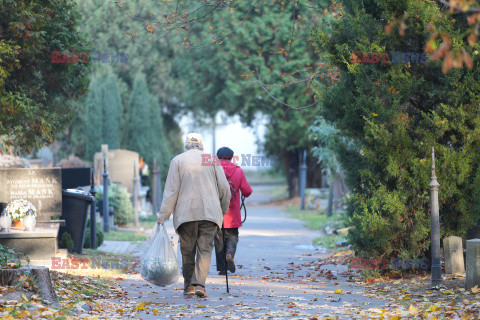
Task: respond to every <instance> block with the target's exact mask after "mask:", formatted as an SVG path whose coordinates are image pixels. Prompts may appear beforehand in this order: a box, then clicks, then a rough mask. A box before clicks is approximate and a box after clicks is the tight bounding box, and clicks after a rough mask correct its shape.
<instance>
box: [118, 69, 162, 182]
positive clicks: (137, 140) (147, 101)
mask: <svg viewBox="0 0 480 320" xmlns="http://www.w3.org/2000/svg"><path fill="white" fill-rule="evenodd" d="M125 117H126V122H125V137H124V142H123V144H124V147H125V148H126V149H128V150H133V151H137V152H138V153H139V154H140V156H141V157H143V158H144V159H145V160H146V161H147V162H148V163H149V165H150V167H152V164H153V160H154V159H157V163H158V164H159V165H160V166H161V168H162V173H164V174H166V172H167V171H168V165H169V163H170V153H169V151H168V149H167V143H166V139H165V130H164V127H163V119H162V115H161V109H160V106H159V105H158V102H157V100H156V99H155V98H154V97H153V96H151V95H150V93H149V92H148V87H147V82H146V78H145V75H143V74H137V76H136V77H135V79H134V82H133V89H132V93H131V95H130V101H129V103H128V106H127V111H126V115H125Z"/></svg>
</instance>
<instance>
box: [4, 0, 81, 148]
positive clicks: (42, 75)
mask: <svg viewBox="0 0 480 320" xmlns="http://www.w3.org/2000/svg"><path fill="white" fill-rule="evenodd" d="M0 17H2V19H0V35H1V39H0V118H1V119H2V121H1V123H0V135H5V136H7V138H8V140H7V143H8V144H10V145H15V146H16V147H18V148H20V149H23V150H25V149H30V148H31V147H33V146H39V145H41V144H43V143H47V142H50V141H52V140H53V139H54V138H55V137H56V135H57V134H58V133H60V132H61V131H62V130H63V129H64V128H66V126H67V125H68V124H69V122H70V121H71V119H72V118H73V117H72V116H73V114H72V111H73V106H72V103H71V101H72V99H76V98H78V97H80V96H81V95H82V94H83V93H84V92H85V89H86V81H85V74H86V65H85V64H81V63H73V64H72V63H60V64H57V63H51V52H52V51H61V52H69V53H70V52H74V51H76V52H85V51H87V46H86V44H85V41H84V40H83V39H82V38H81V36H80V34H79V33H78V31H77V20H78V13H77V10H76V7H75V4H74V3H73V2H72V1H68V0H64V1H60V2H57V1H23V0H19V1H17V0H1V1H0Z"/></svg>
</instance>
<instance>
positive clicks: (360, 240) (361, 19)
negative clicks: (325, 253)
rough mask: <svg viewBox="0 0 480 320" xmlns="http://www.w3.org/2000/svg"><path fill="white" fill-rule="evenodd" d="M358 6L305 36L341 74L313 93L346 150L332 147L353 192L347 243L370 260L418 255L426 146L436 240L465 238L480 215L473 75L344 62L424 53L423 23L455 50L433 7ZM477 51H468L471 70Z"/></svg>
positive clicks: (407, 2) (424, 212) (479, 76)
mask: <svg viewBox="0 0 480 320" xmlns="http://www.w3.org/2000/svg"><path fill="white" fill-rule="evenodd" d="M362 3H363V5H362V6H359V7H357V4H359V3H358V2H354V1H347V2H345V3H344V6H345V9H346V12H345V15H344V16H342V18H340V19H338V20H330V22H329V24H330V25H327V24H320V25H319V27H318V28H317V29H316V30H315V31H314V32H313V34H312V37H313V40H314V42H315V44H316V46H317V47H318V48H319V50H320V51H322V52H323V53H324V55H323V59H325V60H326V61H328V62H329V63H330V64H331V65H332V66H335V67H336V68H338V70H339V72H340V75H341V77H340V80H339V81H338V82H337V83H336V84H335V86H332V87H329V88H325V89H323V90H322V92H321V94H322V97H323V99H322V104H323V108H322V110H321V115H322V116H323V117H324V118H325V119H326V121H327V122H329V123H330V124H332V125H334V126H335V127H336V128H338V129H339V135H340V136H341V137H342V138H344V139H347V140H351V141H353V144H354V146H355V148H349V147H348V146H347V145H345V144H342V143H340V144H334V145H333V146H334V151H335V154H336V156H337V159H338V161H339V162H340V164H341V166H342V168H343V169H344V170H345V173H346V179H347V183H348V185H349V187H350V188H351V190H352V191H353V193H352V195H351V197H350V199H349V200H348V209H347V212H348V215H349V225H351V226H354V227H355V228H354V229H353V230H352V231H351V232H350V233H349V238H350V241H351V242H352V243H353V246H354V248H355V249H356V250H358V251H360V252H363V253H365V254H367V255H369V256H378V257H385V258H388V257H405V258H412V257H416V256H423V255H424V254H425V253H428V251H429V246H430V234H429V230H430V212H429V210H430V209H429V208H430V197H429V182H430V175H431V169H430V167H431V162H430V160H429V159H430V155H431V147H435V154H436V168H437V176H438V180H439V183H440V192H439V200H440V219H441V233H442V237H444V236H449V235H457V236H465V234H466V231H467V230H468V229H469V228H471V227H472V226H474V225H475V224H476V222H477V220H478V218H479V212H480V211H479V210H478V208H479V204H480V198H479V195H478V192H475V190H476V189H475V188H476V187H475V181H478V179H479V176H478V173H479V165H478V164H479V160H480V159H479V151H478V150H480V149H479V147H480V145H479V141H480V140H478V136H479V134H480V126H479V125H478V124H479V123H480V108H479V105H480V98H479V96H478V92H479V90H480V81H479V80H480V70H479V69H478V68H477V69H473V70H468V69H466V68H464V69H455V70H452V71H450V72H449V73H448V74H443V73H442V70H441V62H439V61H429V62H428V63H409V64H407V63H395V64H389V63H378V64H377V63H362V64H355V63H350V60H351V58H352V55H351V51H361V52H366V53H373V52H391V51H401V52H418V53H421V52H423V49H424V47H425V44H426V41H427V40H428V38H429V33H428V31H427V25H428V24H429V23H430V22H431V21H435V23H436V24H437V25H439V26H440V25H441V26H442V27H443V29H445V30H449V32H450V34H451V35H452V37H453V40H452V45H453V46H454V47H455V46H456V44H457V43H460V42H461V38H462V35H463V32H464V31H465V28H466V27H465V26H466V24H464V23H458V22H457V23H455V21H454V20H452V19H451V18H449V17H448V15H445V14H444V13H445V12H441V10H440V8H439V7H438V5H437V4H436V3H435V2H423V1H413V0H402V1H397V2H396V3H395V5H394V6H393V5H391V2H390V1H363V2H362ZM404 14H406V15H408V17H409V18H408V20H406V22H405V23H406V29H405V35H404V36H401V35H399V32H398V28H396V29H394V31H393V32H392V33H391V34H390V35H387V34H385V32H384V27H385V26H386V25H387V24H388V23H390V22H393V21H394V20H395V19H396V18H397V17H401V16H404ZM459 19H460V18H459ZM477 47H478V44H477V45H476V47H475V48H472V49H471V52H470V54H472V56H473V58H474V63H475V64H477V63H478V62H479V60H480V59H479V55H478V54H475V53H474V52H473V51H474V50H475V49H477V50H478V48H477ZM469 50H470V49H469Z"/></svg>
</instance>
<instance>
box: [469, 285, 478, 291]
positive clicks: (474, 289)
mask: <svg viewBox="0 0 480 320" xmlns="http://www.w3.org/2000/svg"><path fill="white" fill-rule="evenodd" d="M470 291H472V293H479V292H480V289H478V285H477V286H475V287H473V288H472V289H470Z"/></svg>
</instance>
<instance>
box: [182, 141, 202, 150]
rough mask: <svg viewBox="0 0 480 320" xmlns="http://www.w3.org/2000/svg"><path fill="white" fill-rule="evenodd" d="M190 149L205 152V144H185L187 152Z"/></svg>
mask: <svg viewBox="0 0 480 320" xmlns="http://www.w3.org/2000/svg"><path fill="white" fill-rule="evenodd" d="M190 149H198V150H200V151H203V144H201V143H196V142H187V143H185V150H190Z"/></svg>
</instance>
